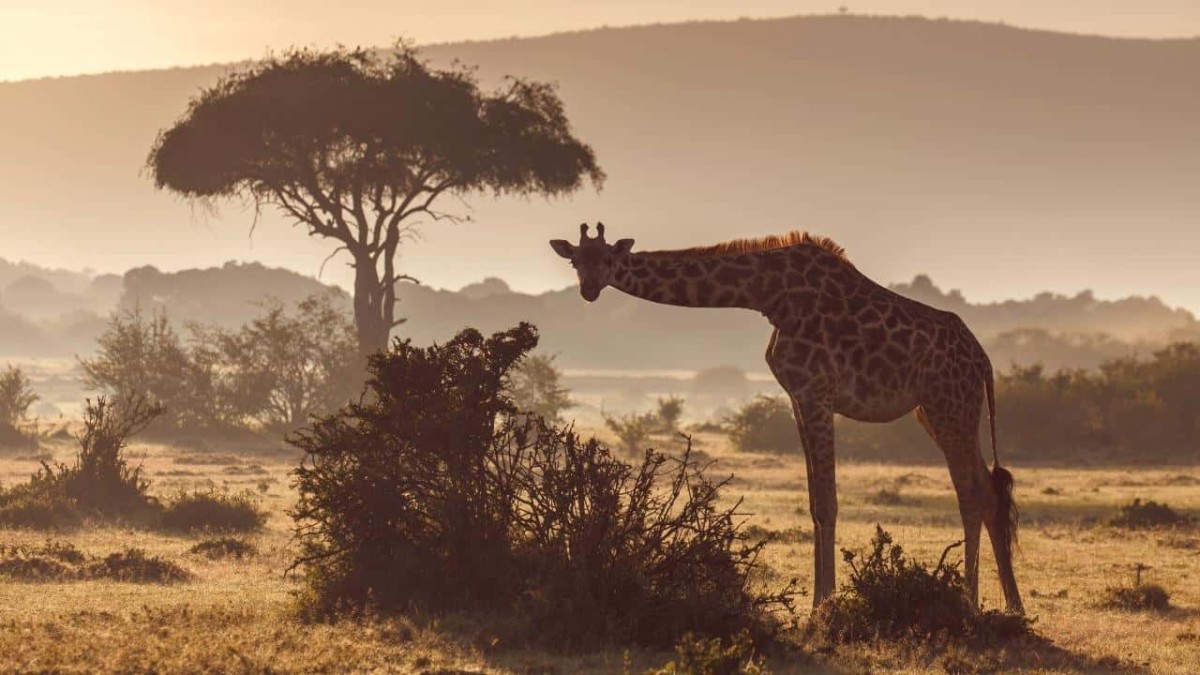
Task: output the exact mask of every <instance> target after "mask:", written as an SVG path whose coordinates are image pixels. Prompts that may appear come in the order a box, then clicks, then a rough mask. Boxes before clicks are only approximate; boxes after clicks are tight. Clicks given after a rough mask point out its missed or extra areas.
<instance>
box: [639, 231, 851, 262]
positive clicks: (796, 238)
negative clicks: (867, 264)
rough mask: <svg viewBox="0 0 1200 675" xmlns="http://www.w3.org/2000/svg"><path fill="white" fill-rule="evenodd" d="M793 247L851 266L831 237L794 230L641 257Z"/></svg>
mask: <svg viewBox="0 0 1200 675" xmlns="http://www.w3.org/2000/svg"><path fill="white" fill-rule="evenodd" d="M792 246H813V247H816V248H819V249H822V250H824V251H826V252H827V253H832V254H833V255H834V256H836V257H837V259H838V260H841V261H842V262H844V263H846V264H847V265H849V264H850V260H849V259H848V258H847V257H846V249H844V248H842V246H841V245H840V244H838V243H837V242H836V241H834V240H832V239H830V238H829V237H818V236H813V235H811V234H809V233H808V232H800V231H799V230H793V231H791V232H788V233H787V234H770V235H767V236H765V237H758V238H755V239H731V240H729V241H725V242H721V243H720V244H714V245H712V246H696V247H693V248H682V249H676V250H673V251H644V252H642V253H641V254H640V255H645V256H651V257H664V258H665V257H672V258H678V257H686V258H703V257H711V256H719V255H726V254H730V253H753V252H755V251H773V250H775V249H780V248H790V247H792Z"/></svg>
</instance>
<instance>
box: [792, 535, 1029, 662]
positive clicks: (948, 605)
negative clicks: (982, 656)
mask: <svg viewBox="0 0 1200 675" xmlns="http://www.w3.org/2000/svg"><path fill="white" fill-rule="evenodd" d="M959 544H961V542H959ZM959 544H954V545H952V546H950V547H948V548H947V549H946V551H945V552H944V553H942V558H941V560H939V561H938V564H937V566H936V567H935V568H933V569H932V570H931V569H929V568H928V567H927V566H925V565H924V564H922V563H919V562H916V561H913V560H911V559H909V558H908V557H907V556H906V555H905V554H904V550H903V549H902V548H901V547H900V546H899V545H897V544H895V543H893V541H892V537H891V535H890V534H888V533H887V532H885V531H884V530H883V528H881V527H879V526H876V527H875V536H874V538H873V539H872V540H871V550H870V552H868V553H866V554H861V553H856V552H853V551H848V550H846V549H842V557H843V558H844V559H845V561H846V562H847V564H849V565H850V568H851V573H850V580H849V583H848V584H846V585H844V586H843V587H842V588H841V590H840V591H839V592H838V593H837V594H836V595H834V596H833V597H832V598H830V599H829V600H828V601H826V602H825V603H823V604H822V605H821V606H820V607H819V608H818V609H817V611H816V613H815V615H814V617H813V619H812V621H811V622H810V624H809V631H810V633H813V634H816V635H817V636H819V637H821V638H823V639H825V640H827V641H828V642H831V643H844V642H860V641H870V640H875V639H878V638H887V639H898V638H907V637H914V636H916V637H933V636H938V637H945V638H951V639H964V638H969V639H975V640H979V641H983V642H993V641H998V640H1007V639H1012V638H1017V637H1022V636H1027V635H1030V634H1031V633H1032V627H1031V625H1030V622H1029V620H1028V619H1026V618H1025V617H1023V616H1018V615H1012V614H1004V613H1001V612H998V611H995V610H992V611H988V612H979V611H977V610H976V608H975V607H974V606H973V605H972V604H971V601H970V600H969V599H968V597H967V584H966V580H965V579H964V578H963V576H962V573H961V572H960V571H959V569H958V565H957V564H947V563H946V556H947V555H948V554H949V552H950V550H951V549H952V548H954V547H955V546H958V545H959Z"/></svg>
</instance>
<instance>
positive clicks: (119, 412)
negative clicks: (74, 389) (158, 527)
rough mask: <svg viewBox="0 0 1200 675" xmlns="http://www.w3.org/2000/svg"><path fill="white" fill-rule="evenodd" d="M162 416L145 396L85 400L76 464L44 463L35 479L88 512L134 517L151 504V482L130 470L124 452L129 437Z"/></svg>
mask: <svg viewBox="0 0 1200 675" xmlns="http://www.w3.org/2000/svg"><path fill="white" fill-rule="evenodd" d="M162 413H163V408H162V406H159V405H156V404H150V403H147V402H146V400H145V399H144V398H140V397H126V398H124V399H122V401H121V402H120V403H112V402H110V401H108V400H106V399H105V398H104V397H103V396H101V397H100V398H98V399H97V400H96V402H95V403H93V402H92V401H90V400H89V401H88V402H87V407H86V408H85V410H84V416H83V425H84V428H83V432H82V433H81V434H80V435H79V437H78V438H79V453H78V454H77V455H76V456H75V463H74V464H72V465H70V466H68V465H66V464H56V465H55V466H50V465H49V464H43V465H42V470H41V471H40V472H39V473H38V474H37V475H35V476H34V477H33V479H32V483H33V484H34V485H38V484H40V485H41V486H42V489H43V491H44V492H45V493H46V494H61V495H62V496H63V497H65V498H67V499H70V500H71V501H73V502H74V503H75V505H76V506H77V507H79V508H80V509H83V510H84V511H90V512H96V513H99V514H103V515H110V516H112V515H131V514H135V513H137V512H139V511H144V510H146V509H147V508H151V507H152V506H153V500H152V498H151V497H150V496H149V495H148V494H147V489H148V488H149V487H150V483H149V481H147V480H144V479H143V478H142V475H141V467H131V466H129V463H128V461H127V460H126V458H125V454H124V449H125V446H126V444H128V442H129V438H130V437H132V436H133V435H134V434H136V433H138V432H139V431H141V430H142V429H145V428H146V425H148V424H150V422H151V421H153V420H154V418H156V417H158V416H159V415H161V414H162Z"/></svg>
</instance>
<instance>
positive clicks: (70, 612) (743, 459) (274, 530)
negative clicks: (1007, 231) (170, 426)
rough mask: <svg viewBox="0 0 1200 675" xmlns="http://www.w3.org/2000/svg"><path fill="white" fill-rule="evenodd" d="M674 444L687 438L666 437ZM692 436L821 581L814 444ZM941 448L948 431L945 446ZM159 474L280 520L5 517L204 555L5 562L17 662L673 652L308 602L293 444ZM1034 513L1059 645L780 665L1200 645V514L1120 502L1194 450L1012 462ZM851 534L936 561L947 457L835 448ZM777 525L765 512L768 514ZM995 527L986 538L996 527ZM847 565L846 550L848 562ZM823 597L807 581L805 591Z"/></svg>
mask: <svg viewBox="0 0 1200 675" xmlns="http://www.w3.org/2000/svg"><path fill="white" fill-rule="evenodd" d="M659 440H660V441H661V442H660V443H659V445H660V447H663V448H664V449H666V450H671V449H673V448H677V447H678V442H677V441H673V440H671V439H666V438H663V439H659ZM696 449H697V450H698V451H699V452H701V453H703V455H702V457H706V458H707V459H712V460H716V464H715V465H714V466H713V467H712V469H711V471H713V472H715V473H717V474H733V475H734V480H733V482H732V483H731V485H730V488H729V490H728V491H727V495H726V497H727V498H728V499H734V498H737V497H739V496H741V497H744V498H745V503H744V511H745V512H746V513H747V514H748V516H747V523H746V525H747V527H752V528H754V530H753V532H755V533H756V534H762V533H764V532H777V533H779V536H778V537H777V540H776V541H774V542H773V543H771V544H770V545H769V546H768V547H767V549H766V552H765V555H764V558H763V562H765V563H766V565H767V566H768V567H769V568H770V572H769V573H768V574H766V575H765V576H766V578H765V579H764V581H765V582H767V583H773V584H775V585H781V584H782V583H783V581H784V580H786V579H788V578H791V577H799V578H800V579H801V581H802V585H803V586H804V587H806V588H807V587H808V586H809V584H810V582H811V539H810V533H811V523H810V520H809V516H808V514H807V510H806V507H807V495H806V487H805V480H804V465H803V460H802V459H801V458H800V457H799V456H794V457H778V456H770V455H746V454H737V453H734V452H733V451H732V450H730V449H729V448H728V446H727V442H726V440H725V438H724V437H723V436H718V435H700V436H698V437H697V438H696ZM74 451H75V445H74V443H73V442H71V441H70V440H69V439H61V440H60V441H57V442H56V444H51V445H49V446H47V447H46V448H45V449H43V451H42V454H41V455H39V456H26V457H19V456H11V455H7V456H3V457H0V481H3V484H4V485H11V484H13V483H14V482H17V481H22V480H25V479H26V478H27V477H28V475H29V474H30V473H31V472H32V471H34V470H35V469H36V468H37V467H38V463H37V462H38V461H40V460H42V459H45V458H46V456H45V455H46V454H47V453H49V454H52V455H54V456H56V457H57V458H59V459H64V460H65V459H67V458H69V457H70V456H71V455H72V454H73V453H74ZM933 452H936V451H934V450H932V448H931V453H933ZM129 456H130V457H131V459H133V460H134V461H139V460H140V461H142V462H143V464H144V467H145V470H146V473H147V475H148V476H149V477H150V478H151V479H152V481H153V487H152V491H153V492H155V493H158V494H169V493H171V492H174V491H176V490H178V489H180V488H185V489H192V488H197V487H207V486H210V485H215V486H217V487H222V486H227V487H228V488H230V489H233V490H241V489H250V490H252V491H254V492H255V493H256V494H257V495H259V497H260V498H261V500H262V505H263V506H264V507H265V508H267V509H269V510H270V512H271V516H270V519H269V520H268V523H267V527H266V529H265V531H264V532H263V533H261V534H257V535H253V536H251V537H249V540H250V541H252V542H253V543H254V544H255V545H256V546H257V548H258V555H256V556H252V557H248V558H243V559H235V558H227V559H218V560H211V559H209V558H207V557H204V556H200V555H197V554H193V553H189V552H188V549H190V548H191V547H192V546H193V545H195V544H196V543H197V542H198V541H200V540H202V539H203V538H204V537H202V536H170V535H165V534H158V533H150V532H146V531H140V530H137V529H130V528H113V527H101V528H83V529H80V530H76V531H68V532H61V533H53V534H49V535H47V534H46V533H39V532H29V531H17V530H0V544H21V543H26V544H33V545H39V544H41V543H43V542H45V541H46V540H47V539H48V538H49V539H54V540H57V541H67V542H71V543H73V544H74V545H76V546H77V547H78V548H79V549H81V550H83V551H84V552H86V553H90V554H93V555H105V554H108V553H112V552H114V551H118V550H123V549H125V548H127V547H130V546H134V547H139V548H143V549H145V550H146V551H147V552H148V553H150V554H153V555H158V556H162V557H164V558H167V559H169V560H172V561H174V562H176V563H178V564H180V565H181V566H183V567H184V568H186V569H187V570H188V571H189V572H191V574H192V579H191V580H190V581H187V582H182V583H174V584H154V583H143V584H138V583H118V582H110V581H67V582H57V581H41V582H30V581H19V580H13V579H11V578H5V577H0V671H3V672H26V671H40V672H105V671H135V672H205V671H207V672H363V671H377V672H418V673H419V672H428V673H459V672H467V673H476V672H479V673H575V672H595V673H609V672H633V673H640V672H644V671H646V670H647V669H650V668H654V667H658V666H661V665H662V664H663V663H664V662H666V661H668V660H670V659H671V658H672V654H671V653H669V652H652V651H638V650H625V649H620V648H614V649H611V650H609V651H602V652H598V653H586V654H567V655H564V654H552V653H546V652H535V651H530V650H525V649H522V648H520V647H519V646H517V645H510V644H508V643H507V641H506V639H505V638H504V637H503V629H502V628H500V627H497V626H496V624H495V622H489V621H487V620H481V619H479V618H478V617H448V618H442V619H429V618H425V617H420V616H413V617H407V618H394V617H392V618H386V617H385V618H381V617H374V618H372V617H368V618H365V619H357V620H346V621H342V622H340V623H337V624H332V625H330V624H321V623H305V622H303V621H301V620H300V619H298V618H297V616H296V613H295V603H294V600H293V593H294V592H295V591H297V590H298V588H299V583H298V581H297V579H296V578H295V577H294V576H291V577H289V576H286V575H285V571H286V570H287V569H288V566H289V564H290V563H291V561H292V558H293V548H292V542H291V519H290V518H289V517H288V516H287V514H286V511H287V509H288V508H289V507H290V506H291V505H292V504H293V502H294V500H295V494H294V492H293V491H292V490H291V488H290V485H289V483H290V479H289V471H290V470H291V468H292V467H293V466H294V463H295V461H296V456H295V454H294V453H293V452H291V451H288V450H282V449H280V448H277V447H269V446H261V447H253V446H252V445H238V444H236V443H231V444H218V443H212V444H207V445H205V444H199V445H198V446H196V447H177V446H168V445H161V444H147V443H142V444H136V443H135V444H134V446H133V447H132V448H131V449H130V452H129ZM1012 468H1013V469H1014V473H1015V474H1016V478H1017V481H1018V493H1017V494H1018V498H1019V499H1020V501H1021V505H1022V507H1023V529H1022V534H1021V545H1020V554H1019V557H1018V559H1017V565H1018V567H1017V571H1018V579H1019V581H1020V582H1021V586H1022V590H1023V592H1024V596H1025V602H1026V607H1027V608H1028V612H1029V614H1030V615H1031V616H1034V617H1037V622H1036V628H1037V630H1038V631H1039V632H1040V633H1041V634H1042V635H1044V636H1045V637H1046V638H1048V639H1049V640H1051V641H1052V642H1053V646H1042V647H1039V648H1031V647H1020V648H1007V649H1000V650H995V651H990V652H986V653H975V652H970V651H968V650H966V649H965V648H962V647H948V648H947V647H937V646H931V645H929V644H927V643H925V642H922V641H916V640H914V641H912V642H908V643H901V644H894V643H893V644H887V645H860V646H854V647H839V648H835V649H829V648H818V647H816V646H813V645H811V644H808V643H806V642H805V641H804V640H803V639H801V638H796V646H795V647H794V648H792V649H789V650H785V651H784V652H782V653H780V654H777V655H774V656H773V657H772V658H771V659H770V660H769V661H768V666H769V668H770V670H771V672H775V673H793V672H795V673H808V672H854V673H858V672H929V671H933V672H943V671H944V672H972V671H996V670H1005V671H1007V670H1010V669H1012V670H1022V671H1027V672H1109V671H1111V672H1144V673H1192V672H1196V668H1197V665H1196V664H1200V584H1198V583H1197V580H1198V579H1200V527H1197V526H1196V525H1191V526H1189V527H1186V528H1183V529H1175V530H1144V531H1141V530H1139V531H1129V530H1121V529H1116V528H1113V527H1111V526H1109V525H1107V524H1106V520H1107V519H1108V518H1109V517H1111V516H1112V515H1114V514H1115V513H1116V512H1117V509H1118V507H1119V506H1120V505H1122V504H1126V503H1129V502H1130V501H1131V500H1132V499H1134V498H1138V497H1140V498H1143V499H1145V498H1150V499H1154V500H1156V501H1159V502H1166V503H1167V504H1169V505H1171V506H1172V507H1175V508H1178V509H1182V510H1185V511H1189V512H1192V513H1195V512H1196V511H1197V510H1200V469H1196V468H1195V467H1155V468H1153V469H1150V468H1144V467H1138V468H1103V469H1093V468H1036V467H1027V466H1014V467H1012ZM839 483H840V495H841V499H840V517H839V530H838V539H839V545H841V546H843V547H850V548H861V547H863V546H865V545H866V544H867V542H868V541H869V540H870V538H871V535H872V534H873V531H874V527H875V524H876V523H880V524H882V525H883V526H884V527H885V528H886V529H888V530H889V531H890V532H891V533H892V534H893V535H894V536H895V538H896V540H897V542H898V543H900V544H902V545H903V546H904V547H905V549H906V550H907V551H909V552H910V553H912V554H914V555H915V556H916V557H917V558H919V559H922V560H925V561H927V562H930V563H932V562H935V561H936V560H937V558H938V556H939V555H940V554H941V552H942V550H943V549H944V547H945V546H946V545H948V544H949V543H952V542H954V541H956V540H958V539H959V538H960V535H961V530H960V528H959V522H958V514H957V508H956V505H955V501H954V497H953V491H952V489H951V486H950V481H949V477H948V475H947V473H946V470H945V468H944V467H943V466H938V465H928V466H884V465H878V464H854V463H843V464H842V465H841V466H840V467H839ZM760 528H761V529H760ZM985 546H986V544H985ZM1138 563H1143V564H1145V565H1149V566H1150V569H1149V570H1148V571H1146V572H1144V579H1145V581H1147V582H1154V583H1158V584H1161V585H1163V586H1164V587H1165V588H1166V589H1167V590H1168V591H1169V592H1170V593H1171V601H1172V604H1173V605H1174V608H1173V609H1171V610H1168V611H1166V612H1158V613H1155V612H1150V613H1129V612H1123V611H1116V610H1108V609H1102V608H1100V607H1099V606H1098V604H1099V600H1100V596H1101V594H1102V592H1103V591H1104V590H1105V588H1106V587H1109V586H1118V585H1131V584H1132V583H1133V579H1134V567H1135V566H1136V565H1137V564H1138ZM845 578H846V570H845V568H844V567H843V568H842V569H840V570H839V581H843V580H845ZM981 594H982V599H983V602H984V604H985V606H987V607H996V606H1000V605H1001V597H1000V590H999V586H998V584H997V582H996V577H995V572H994V567H993V561H992V558H991V555H990V551H988V552H987V554H986V555H985V556H984V558H983V564H982V566H981ZM800 604H801V606H802V607H803V608H805V611H806V609H807V605H808V599H807V598H801V602H800Z"/></svg>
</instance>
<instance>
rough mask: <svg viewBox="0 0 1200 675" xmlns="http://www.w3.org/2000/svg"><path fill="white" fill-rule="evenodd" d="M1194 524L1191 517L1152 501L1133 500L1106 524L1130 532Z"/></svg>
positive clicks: (1193, 519) (1194, 520)
mask: <svg viewBox="0 0 1200 675" xmlns="http://www.w3.org/2000/svg"><path fill="white" fill-rule="evenodd" d="M1194 522H1196V519H1195V518H1193V517H1192V516H1188V515H1185V514H1182V513H1179V512H1178V511H1176V510H1175V509H1173V508H1171V507H1170V506H1167V505H1166V504H1160V503H1159V502H1156V501H1154V500H1153V499H1147V500H1146V501H1142V500H1141V499H1140V498H1139V499H1134V500H1133V501H1132V502H1130V503H1129V504H1126V505H1124V506H1122V507H1121V510H1120V512H1119V513H1118V514H1117V515H1116V516H1113V517H1112V518H1111V519H1110V520H1109V521H1108V524H1109V525H1112V526H1113V527H1121V528H1125V529H1131V530H1143V529H1150V528H1155V527H1179V526H1182V525H1191V524H1192V523H1194Z"/></svg>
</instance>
